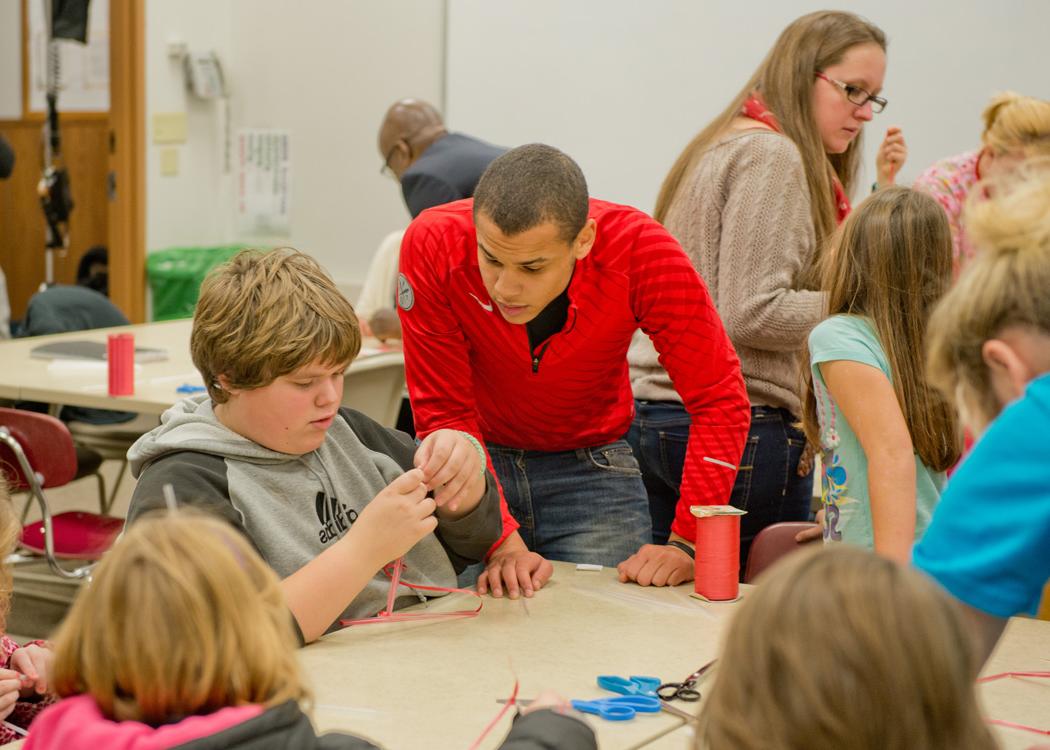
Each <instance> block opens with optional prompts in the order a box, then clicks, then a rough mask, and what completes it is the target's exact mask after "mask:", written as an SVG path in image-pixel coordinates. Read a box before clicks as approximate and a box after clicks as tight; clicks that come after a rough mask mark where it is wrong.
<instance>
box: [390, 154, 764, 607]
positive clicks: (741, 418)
mask: <svg viewBox="0 0 1050 750" xmlns="http://www.w3.org/2000/svg"><path fill="white" fill-rule="evenodd" d="M400 270H401V273H400V275H399V277H398V297H397V302H398V308H399V314H400V316H401V324H402V328H403V330H404V345H405V366H406V373H407V378H408V389H409V394H410V396H411V399H412V408H413V411H414V413H415V419H416V431H417V433H418V434H419V436H420V437H424V436H426V435H427V434H429V433H430V432H433V431H434V430H438V429H442V428H453V429H457V430H463V431H465V432H468V433H470V434H472V435H474V436H475V437H476V438H477V439H478V440H479V441H481V442H482V443H483V444H484V445H485V447H486V449H487V450H488V454H489V457H490V458H491V462H492V467H493V468H494V470H495V473H496V475H497V476H498V478H499V481H500V483H501V484H502V489H503V492H504V496H505V501H506V502H505V506H504V520H503V534H504V536H503V538H502V539H501V540H500V541H499V542H498V543H497V545H496V546H495V547H494V548H493V550H492V552H491V554H490V556H489V561H488V566H487V568H486V570H485V572H484V573H483V574H482V575H481V577H480V578H479V580H478V588H479V590H480V591H481V592H482V593H484V592H485V591H488V590H491V591H492V593H493V594H494V595H496V596H501V595H502V593H503V591H504V589H505V590H506V591H507V593H508V594H509V595H510V596H511V597H516V596H518V595H519V593H523V594H524V595H525V596H531V595H532V593H533V592H534V591H535V590H536V589H538V588H540V587H541V586H542V585H543V584H544V583H545V582H546V581H547V579H548V578H549V577H550V575H551V572H552V566H551V565H550V563H549V562H547V559H545V558H550V559H558V560H568V561H572V562H586V563H599V564H602V565H610V566H611V565H619V571H620V580H622V581H636V582H638V583H639V584H642V585H658V586H662V585H675V584H678V583H682V582H683V581H688V580H690V579H691V578H692V577H693V560H692V556H693V542H694V539H695V524H694V519H693V517H692V516H691V515H690V513H689V506H690V505H696V504H722V503H726V502H728V498H729V494H730V490H731V489H732V486H733V481H734V478H735V476H736V468H737V463H738V462H739V460H740V456H741V454H742V451H743V447H744V441H745V438H746V436H747V430H748V421H749V407H748V400H747V395H746V392H745V390H744V381H743V378H742V377H741V374H740V363H739V360H738V359H737V356H736V353H735V352H734V351H733V347H732V345H731V344H730V342H729V338H728V337H727V336H726V333H725V330H724V329H723V327H722V322H721V320H720V319H719V317H718V314H717V312H716V311H715V307H714V305H713V304H712V302H711V299H710V297H709V295H708V292H707V288H706V287H705V286H704V283H703V281H702V280H701V279H700V277H699V276H698V275H697V273H696V271H695V270H694V269H693V266H692V264H691V263H690V262H689V259H688V258H687V257H686V255H685V253H684V252H683V251H682V249H681V247H680V246H679V245H678V243H677V242H676V241H675V240H674V238H673V237H671V235H670V234H668V233H667V231H666V230H664V228H663V227H662V226H660V224H658V223H657V222H656V221H655V220H653V219H652V218H650V217H649V216H647V215H646V214H644V213H642V212H641V211H638V210H637V209H633V208H629V207H627V206H619V205H615V204H612V203H607V202H605V201H600V200H595V199H590V198H589V197H588V193H587V183H586V181H585V179H584V177H583V173H582V172H581V171H580V168H579V166H577V164H576V163H575V162H574V161H573V160H572V159H570V158H569V157H568V156H566V155H565V154H563V153H561V152H560V151H558V150H557V149H554V148H551V147H550V146H544V145H542V144H531V145H527V146H521V147H519V148H516V149H513V150H512V151H509V152H507V153H506V154H504V155H503V156H501V157H499V158H497V159H496V160H495V161H494V162H492V164H491V165H490V166H489V168H488V170H487V171H486V172H485V174H484V175H483V176H482V178H481V181H480V182H479V183H478V187H477V189H476V190H475V193H474V198H473V200H470V199H468V200H462V201H457V202H455V203H449V204H446V205H444V206H439V207H436V208H432V209H430V210H428V211H425V212H423V213H422V214H421V215H420V216H419V217H418V218H417V219H416V220H415V221H413V222H412V224H411V225H410V226H409V228H408V231H407V233H406V235H405V239H404V242H403V243H402V246H401V269H400ZM638 328H641V329H642V330H643V331H645V332H646V333H647V334H648V335H649V336H651V337H652V339H653V341H654V342H655V344H656V348H657V350H658V351H659V352H660V361H661V363H662V364H663V365H664V367H665V368H666V369H667V371H668V373H669V374H670V376H671V379H672V381H673V383H674V385H675V387H676V389H677V390H678V392H679V393H680V394H681V395H682V400H683V402H684V403H685V406H686V408H687V409H688V411H689V413H690V415H691V417H692V426H691V429H690V432H689V442H688V449H687V458H686V462H685V468H684V471H683V476H682V486H681V500H680V502H679V506H678V511H677V516H676V518H675V521H674V524H673V525H672V534H671V539H670V541H669V543H668V545H666V546H665V545H659V546H657V545H653V544H649V542H650V541H651V521H650V517H649V505H648V500H647V497H646V492H645V487H644V485H643V484H642V479H641V472H640V471H639V469H638V463H637V461H636V460H635V458H634V455H633V454H632V452H631V449H630V447H629V446H628V445H627V443H626V442H625V441H624V440H623V436H624V435H625V433H626V432H627V430H628V428H629V427H630V424H631V417H632V413H633V409H634V405H633V400H632V396H631V386H630V381H629V378H628V371H627V357H626V354H627V347H628V345H629V344H630V341H631V336H632V334H633V333H634V331H635V330H636V329H638Z"/></svg>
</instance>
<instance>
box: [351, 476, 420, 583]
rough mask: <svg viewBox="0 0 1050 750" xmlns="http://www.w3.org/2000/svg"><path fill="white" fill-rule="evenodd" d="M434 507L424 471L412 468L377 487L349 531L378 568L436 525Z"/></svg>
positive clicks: (403, 552) (404, 550)
mask: <svg viewBox="0 0 1050 750" xmlns="http://www.w3.org/2000/svg"><path fill="white" fill-rule="evenodd" d="M435 507H436V506H435V504H434V501H433V500H431V499H430V498H428V497H427V486H426V485H425V484H423V472H422V471H420V470H419V469H412V470H411V471H406V472H405V473H404V474H402V475H401V476H399V477H398V478H397V479H395V480H394V481H393V482H391V483H390V484H388V485H387V486H386V488H384V489H383V490H382V491H380V493H379V494H378V495H376V496H375V498H373V499H372V502H370V503H369V504H368V505H366V506H365V509H364V510H362V511H361V515H360V516H359V517H358V519H357V521H356V522H355V523H354V525H353V526H351V527H350V531H351V533H353V534H354V537H355V539H356V542H355V543H357V544H360V545H362V547H363V548H365V549H367V550H368V554H369V559H371V560H372V561H373V562H374V563H375V564H376V567H377V568H379V567H382V566H383V565H386V564H387V563H388V562H390V561H391V560H396V559H397V558H399V557H401V556H402V555H404V554H405V553H406V552H408V551H409V550H410V549H412V547H413V546H415V544H416V542H418V541H419V540H420V539H422V538H423V537H425V536H426V535H427V534H429V533H431V532H432V531H433V530H434V529H435V528H437V519H436V518H435V517H434V509H435ZM348 536H349V535H348Z"/></svg>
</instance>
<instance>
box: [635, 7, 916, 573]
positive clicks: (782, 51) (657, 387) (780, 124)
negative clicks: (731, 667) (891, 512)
mask: <svg viewBox="0 0 1050 750" xmlns="http://www.w3.org/2000/svg"><path fill="white" fill-rule="evenodd" d="M885 71H886V37H885V35H884V34H883V32H882V31H881V30H880V29H879V28H878V27H876V26H875V25H873V24H871V23H869V22H868V21H865V20H864V19H862V18H859V17H858V16H855V15H853V14H851V13H842V12H834V11H825V12H818V13H811V14H809V15H806V16H803V17H801V18H799V19H797V20H796V21H794V22H792V23H791V24H790V25H789V26H788V27H787V28H786V29H784V31H783V32H782V33H781V35H780V37H779V38H778V39H777V41H776V43H775V44H774V45H773V48H772V49H771V50H770V52H769V54H768V55H767V56H766V58H765V60H763V61H762V63H761V64H760V65H759V67H758V70H757V71H755V73H754V75H752V76H751V79H750V80H749V81H748V82H747V83H746V84H745V85H744V87H743V89H742V90H741V91H740V93H739V94H737V95H736V97H735V98H734V99H733V100H732V102H730V104H729V106H728V107H726V109H725V110H724V111H723V112H722V113H721V114H720V115H718V117H716V118H715V119H714V120H713V121H712V122H711V123H709V124H708V125H707V127H705V128H704V129H703V130H702V131H701V132H700V134H699V135H697V136H696V137H695V138H693V140H692V141H691V142H690V143H689V145H687V146H686V147H685V150H684V151H683V152H682V153H681V155H680V156H679V157H678V160H677V161H676V162H675V164H674V166H673V167H672V168H671V171H670V173H669V174H668V175H667V177H666V179H665V180H664V183H663V186H662V188H661V190H660V195H659V198H658V200H657V203H656V211H655V216H656V218H657V219H658V220H659V221H661V222H663V223H664V224H665V226H666V227H667V228H668V229H669V230H670V231H671V233H672V234H673V235H674V236H675V237H676V238H677V239H678V240H679V242H681V244H682V247H683V248H684V249H685V250H686V252H687V253H688V254H689V255H690V257H691V258H692V260H693V264H694V265H695V266H696V268H697V270H698V271H699V272H700V274H701V275H702V276H703V278H704V280H705V281H706V282H707V285H708V288H709V289H710V291H711V296H712V297H713V298H714V301H715V304H716V305H717V307H718V311H719V314H720V315H721V316H722V320H723V322H724V323H725V327H726V331H727V332H728V333H729V337H730V339H731V340H732V342H733V345H734V346H735V347H736V351H737V353H738V355H739V357H740V362H741V367H742V369H743V373H744V379H745V381H746V384H747V390H748V395H749V398H750V401H751V430H750V433H749V436H748V441H747V444H746V446H745V448H744V453H743V455H742V456H741V459H740V464H739V470H738V473H737V478H736V484H735V486H734V488H733V491H732V496H731V498H730V502H732V504H733V505H735V506H737V507H740V508H744V509H746V510H747V515H745V516H744V517H743V519H742V521H743V523H742V527H741V545H740V547H741V549H740V552H741V556H740V559H741V563H743V562H744V561H745V560H746V557H747V551H748V549H749V547H750V543H751V540H752V539H753V538H754V536H755V535H756V534H757V533H758V532H759V531H760V530H761V529H762V528H764V527H765V526H768V525H769V524H771V523H776V522H778V521H799V520H806V519H807V518H808V517H809V510H810V502H811V494H812V487H813V478H812V468H811V461H810V459H809V454H808V452H806V451H805V450H804V449H805V445H806V439H805V435H804V434H803V433H802V432H801V431H800V430H799V429H798V428H797V427H795V423H797V422H798V421H799V416H800V414H801V407H800V405H799V403H800V402H799V387H800V385H799V381H800V378H799V373H800V360H799V357H800V353H801V351H802V349H803V345H804V344H805V341H806V337H807V335H808V334H809V331H810V329H811V328H812V327H813V326H814V325H816V323H817V322H818V321H819V320H821V318H822V317H823V315H824V305H825V295H824V294H822V293H821V292H819V291H817V288H816V282H817V274H816V265H817V261H818V259H819V257H820V252H821V248H822V247H823V245H824V243H825V241H826V240H827V239H828V237H829V236H830V235H831V234H832V232H833V231H834V230H835V227H836V226H837V225H838V224H839V222H841V221H842V220H843V219H844V218H845V217H846V215H847V214H848V213H849V210H850V200H849V196H850V194H851V192H852V190H853V188H854V186H855V183H856V178H857V171H858V163H859V159H860V154H861V148H860V135H861V132H862V130H863V129H864V126H865V124H866V123H868V122H869V121H870V120H871V119H872V117H873V116H874V115H875V114H876V113H878V112H881V111H882V110H883V109H884V108H885V106H886V100H885V99H883V98H882V97H881V96H880V95H879V92H880V91H881V90H882V82H883V76H884V75H885ZM906 155H907V151H906V148H905V145H904V139H903V136H902V135H901V133H900V131H899V130H898V129H896V128H891V129H890V130H889V131H888V132H887V135H886V138H885V140H884V141H883V143H882V146H881V147H880V149H879V155H878V160H877V167H878V184H880V185H889V184H892V183H893V176H894V174H896V173H897V171H898V170H899V168H900V165H901V164H902V163H903V162H904V159H905V157H906ZM629 361H630V364H631V379H632V385H633V387H634V394H635V398H636V400H637V403H636V407H637V408H636V415H635V420H634V423H633V425H632V426H631V431H630V433H629V437H628V439H629V441H630V442H631V444H632V446H633V447H634V450H635V453H636V454H637V456H638V459H639V461H640V463H641V465H642V471H643V478H644V479H645V482H646V487H647V489H648V491H649V504H650V510H651V512H652V515H653V528H654V537H655V540H654V541H656V542H657V543H662V540H663V539H666V535H667V532H668V529H669V526H670V522H671V519H672V518H673V517H674V515H673V514H674V508H675V504H676V500H677V498H678V487H679V484H680V480H681V475H682V464H683V461H684V456H685V444H686V441H687V439H688V435H689V416H688V414H687V412H686V410H685V408H684V407H683V405H682V403H681V401H680V400H679V398H678V396H677V393H676V392H675V390H674V388H673V387H672V386H671V382H670V379H669V378H668V376H667V373H666V372H664V370H663V368H662V367H661V366H660V364H659V362H658V361H657V357H656V351H655V349H654V348H653V346H652V343H651V342H650V341H649V339H648V338H647V337H646V336H645V335H644V334H643V333H641V332H639V333H638V334H636V336H635V340H634V342H633V343H632V345H631V350H630V354H629ZM804 455H805V458H804ZM734 468H736V467H734ZM741 570H743V564H741Z"/></svg>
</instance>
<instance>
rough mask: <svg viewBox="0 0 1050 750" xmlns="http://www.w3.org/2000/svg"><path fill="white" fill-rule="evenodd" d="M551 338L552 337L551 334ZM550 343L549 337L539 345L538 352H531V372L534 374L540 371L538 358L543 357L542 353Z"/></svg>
mask: <svg viewBox="0 0 1050 750" xmlns="http://www.w3.org/2000/svg"><path fill="white" fill-rule="evenodd" d="M551 338H554V337H553V336H552V337H551ZM550 345H551V342H550V339H547V340H546V341H544V342H543V346H541V347H540V350H539V352H533V353H532V374H533V375H535V374H536V373H538V372H539V371H540V359H542V358H543V353H544V352H546V351H547V347H548V346H550Z"/></svg>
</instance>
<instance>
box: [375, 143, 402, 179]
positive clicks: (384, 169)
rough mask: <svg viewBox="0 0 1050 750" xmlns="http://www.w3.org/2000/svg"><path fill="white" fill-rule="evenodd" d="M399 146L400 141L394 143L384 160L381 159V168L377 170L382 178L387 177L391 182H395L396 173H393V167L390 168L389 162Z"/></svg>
mask: <svg viewBox="0 0 1050 750" xmlns="http://www.w3.org/2000/svg"><path fill="white" fill-rule="evenodd" d="M399 145H401V141H398V142H397V143H395V144H394V145H393V146H392V147H391V149H390V150H389V151H387V152H386V158H385V159H383V166H381V167H380V168H379V174H381V175H383V176H384V177H389V178H390V179H391V180H397V172H395V171H394V169H393V167H391V166H390V160H391V159H392V158H393V157H394V152H395V151H397V147H398V146H399Z"/></svg>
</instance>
